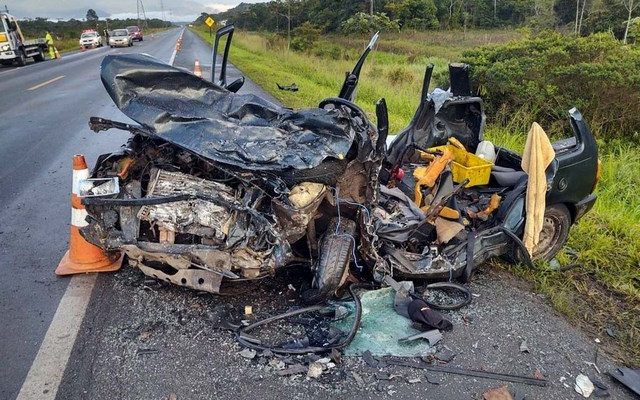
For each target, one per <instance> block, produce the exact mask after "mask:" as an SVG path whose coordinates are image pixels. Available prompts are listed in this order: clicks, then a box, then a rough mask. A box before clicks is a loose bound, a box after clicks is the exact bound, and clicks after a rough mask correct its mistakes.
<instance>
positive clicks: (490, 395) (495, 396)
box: [482, 386, 513, 400]
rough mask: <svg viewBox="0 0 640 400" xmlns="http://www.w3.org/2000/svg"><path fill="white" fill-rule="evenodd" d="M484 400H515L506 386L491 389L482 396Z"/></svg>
mask: <svg viewBox="0 0 640 400" xmlns="http://www.w3.org/2000/svg"><path fill="white" fill-rule="evenodd" d="M482 398H483V399H484V400H513V397H511V393H509V390H508V389H507V387H506V386H500V387H497V388H493V389H489V390H487V391H486V392H484V393H483V394H482Z"/></svg>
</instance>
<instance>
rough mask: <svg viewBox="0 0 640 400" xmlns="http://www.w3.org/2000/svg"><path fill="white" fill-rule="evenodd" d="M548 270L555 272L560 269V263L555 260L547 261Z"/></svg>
mask: <svg viewBox="0 0 640 400" xmlns="http://www.w3.org/2000/svg"><path fill="white" fill-rule="evenodd" d="M549 268H551V269H552V270H554V271H557V270H559V269H560V261H558V260H556V259H555V258H554V259H553V260H551V261H549Z"/></svg>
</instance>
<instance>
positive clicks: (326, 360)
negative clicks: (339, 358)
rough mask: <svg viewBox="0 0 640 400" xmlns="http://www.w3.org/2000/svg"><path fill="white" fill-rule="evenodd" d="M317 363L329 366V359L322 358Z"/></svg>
mask: <svg viewBox="0 0 640 400" xmlns="http://www.w3.org/2000/svg"><path fill="white" fill-rule="evenodd" d="M318 362H319V363H320V364H329V363H330V362H331V359H330V358H329V357H324V358H321V359H319V360H318Z"/></svg>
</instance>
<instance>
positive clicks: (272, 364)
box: [269, 358, 306, 371]
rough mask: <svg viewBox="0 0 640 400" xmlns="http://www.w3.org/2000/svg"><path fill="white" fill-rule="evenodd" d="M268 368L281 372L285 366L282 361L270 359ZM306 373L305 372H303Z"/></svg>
mask: <svg viewBox="0 0 640 400" xmlns="http://www.w3.org/2000/svg"><path fill="white" fill-rule="evenodd" d="M269 366H270V367H271V368H273V369H277V370H283V369H284V367H285V366H286V365H285V363H284V361H282V360H278V359H277V358H272V359H271V360H270V361H269ZM305 371H306V370H305Z"/></svg>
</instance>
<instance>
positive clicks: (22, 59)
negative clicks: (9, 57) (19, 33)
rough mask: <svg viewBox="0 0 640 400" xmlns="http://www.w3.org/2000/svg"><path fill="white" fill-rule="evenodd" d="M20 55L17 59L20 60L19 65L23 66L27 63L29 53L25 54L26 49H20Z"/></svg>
mask: <svg viewBox="0 0 640 400" xmlns="http://www.w3.org/2000/svg"><path fill="white" fill-rule="evenodd" d="M19 53H20V54H19V55H18V59H17V60H16V61H17V62H18V65H19V66H21V67H23V66H25V65H27V55H26V54H24V50H20V51H19Z"/></svg>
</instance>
